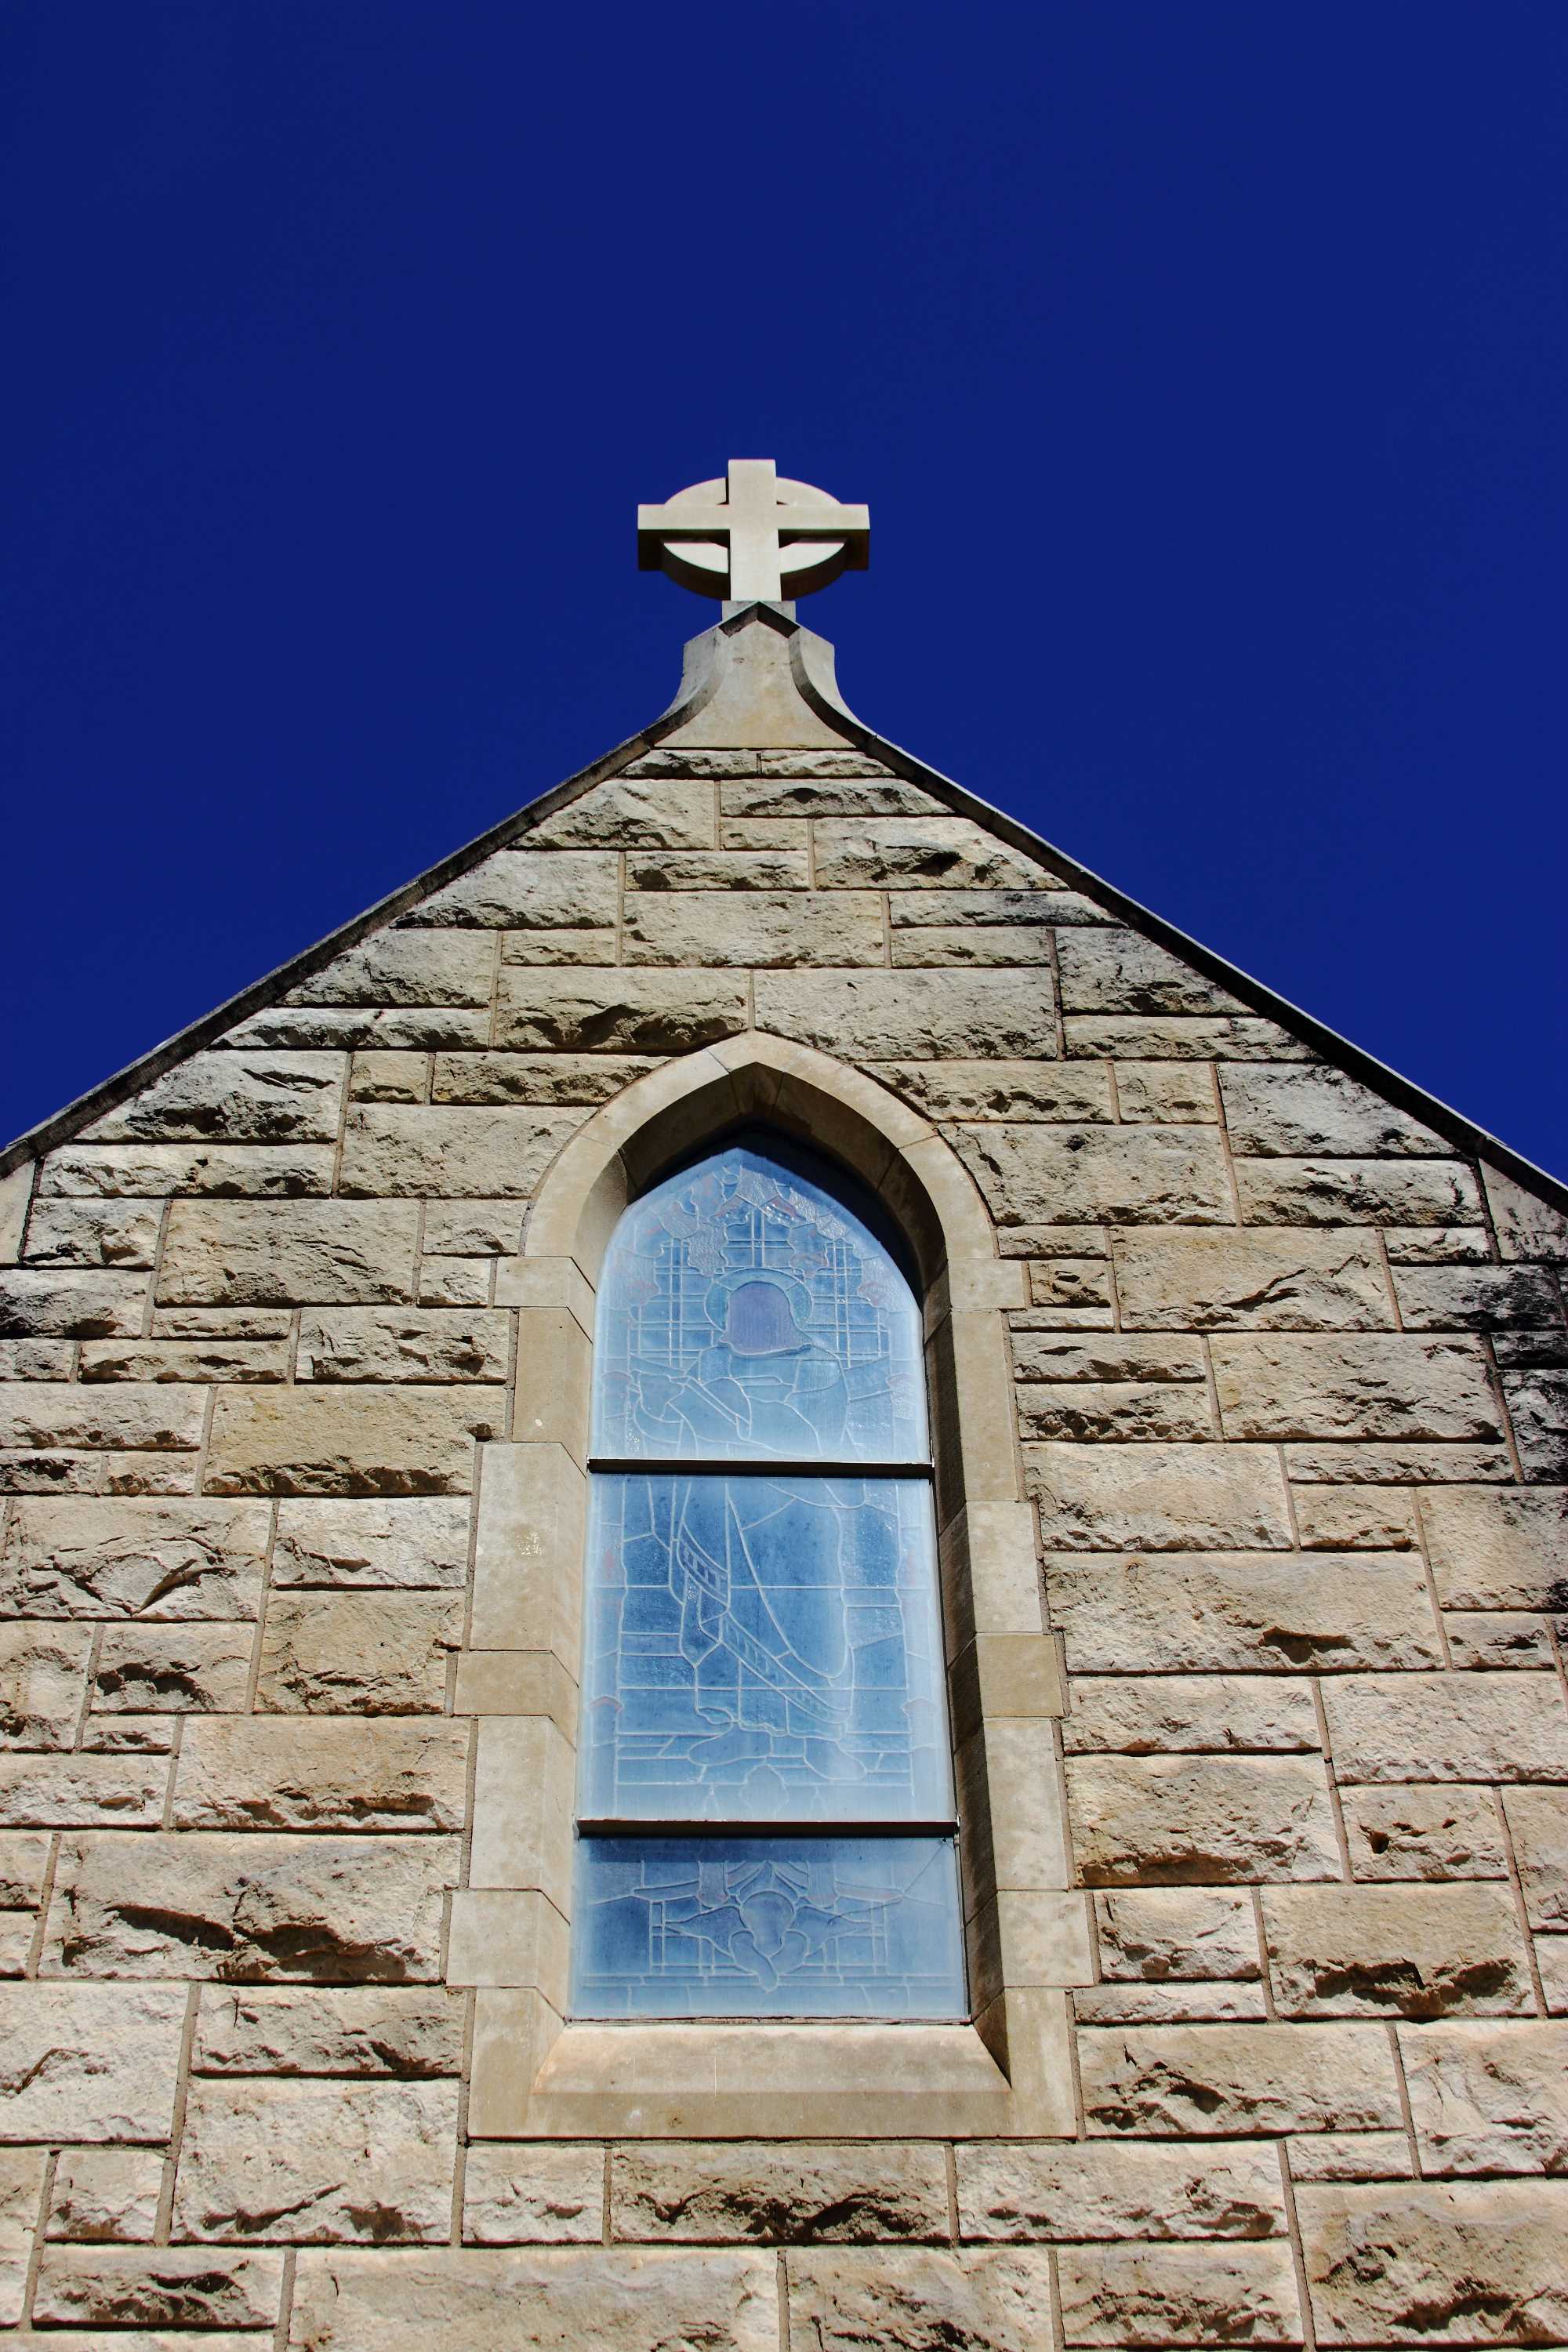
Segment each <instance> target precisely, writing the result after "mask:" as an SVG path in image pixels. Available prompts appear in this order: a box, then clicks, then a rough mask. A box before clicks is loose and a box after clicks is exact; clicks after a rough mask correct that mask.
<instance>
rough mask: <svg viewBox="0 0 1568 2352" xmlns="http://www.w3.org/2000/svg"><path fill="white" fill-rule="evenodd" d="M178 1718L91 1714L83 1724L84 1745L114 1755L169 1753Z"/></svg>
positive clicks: (161, 1754) (170, 1752) (172, 1746)
mask: <svg viewBox="0 0 1568 2352" xmlns="http://www.w3.org/2000/svg"><path fill="white" fill-rule="evenodd" d="M177 1723H178V1717H174V1716H172V1715H114V1714H107V1715H89V1717H88V1718H87V1721H86V1722H85V1723H84V1724H83V1725H82V1727H81V1742H82V1746H83V1748H89V1749H91V1750H93V1751H94V1752H95V1753H97V1754H100V1755H106V1756H108V1755H114V1756H168V1755H170V1754H172V1752H173V1750H174V1745H175V1738H174V1734H175V1729H176V1726H177Z"/></svg>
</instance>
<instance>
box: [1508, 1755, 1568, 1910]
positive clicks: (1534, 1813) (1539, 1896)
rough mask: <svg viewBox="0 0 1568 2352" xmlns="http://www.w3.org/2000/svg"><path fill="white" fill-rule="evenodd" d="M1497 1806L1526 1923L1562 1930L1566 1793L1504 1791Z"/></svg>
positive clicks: (1567, 1854)
mask: <svg viewBox="0 0 1568 2352" xmlns="http://www.w3.org/2000/svg"><path fill="white" fill-rule="evenodd" d="M1502 1809H1503V1811H1504V1813H1505V1814H1506V1815H1507V1817H1508V1833H1509V1836H1510V1838H1511V1839H1512V1841H1513V1853H1514V1860H1515V1862H1516V1864H1517V1865H1518V1868H1519V1882H1520V1886H1521V1890H1522V1892H1523V1895H1524V1908H1525V1916H1526V1917H1527V1918H1528V1919H1529V1921H1530V1924H1531V1927H1537V1928H1540V1927H1546V1928H1556V1929H1559V1930H1568V1796H1565V1795H1564V1792H1563V1790H1562V1789H1559V1788H1552V1789H1509V1790H1505V1791H1504V1794H1503V1800H1502Z"/></svg>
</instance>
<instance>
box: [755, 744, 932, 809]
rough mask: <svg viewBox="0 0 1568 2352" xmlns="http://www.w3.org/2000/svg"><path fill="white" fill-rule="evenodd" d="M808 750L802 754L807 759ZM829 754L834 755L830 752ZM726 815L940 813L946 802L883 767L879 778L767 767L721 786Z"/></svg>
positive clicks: (828, 755)
mask: <svg viewBox="0 0 1568 2352" xmlns="http://www.w3.org/2000/svg"><path fill="white" fill-rule="evenodd" d="M809 756H810V755H808V754H805V753H802V754H801V755H800V757H801V758H802V760H803V761H804V760H805V759H806V758H808V757H809ZM826 756H827V757H830V758H831V757H832V756H834V755H833V754H831V753H829V754H827V755H826ZM719 804H720V806H721V809H722V811H723V813H724V814H725V815H726V816H727V817H731V816H747V817H774V818H777V817H824V816H828V817H831V816H853V817H868V816H927V815H930V816H936V815H939V814H941V813H942V803H941V802H940V801H938V800H934V799H933V798H932V797H931V793H927V792H922V791H921V787H920V786H919V785H918V784H905V783H900V782H897V781H896V780H895V779H894V778H892V777H890V776H889V775H888V773H887V772H886V770H883V771H882V772H881V773H880V775H879V778H878V779H877V780H876V781H874V782H873V781H871V780H869V779H865V780H862V779H859V778H851V777H849V776H848V775H847V774H846V775H845V777H844V778H843V780H842V781H839V782H835V781H833V780H831V779H830V778H829V777H827V776H826V774H825V773H824V774H821V775H816V774H807V773H806V772H805V771H804V769H803V772H802V773H801V774H800V775H799V776H791V775H788V774H785V773H784V772H777V773H775V772H773V771H772V770H767V771H764V772H763V774H762V775H761V776H760V777H759V778H758V780H757V781H756V782H750V781H749V780H746V779H743V778H741V777H735V778H731V779H728V780H727V781H726V782H723V783H722V784H721V785H720V787H719Z"/></svg>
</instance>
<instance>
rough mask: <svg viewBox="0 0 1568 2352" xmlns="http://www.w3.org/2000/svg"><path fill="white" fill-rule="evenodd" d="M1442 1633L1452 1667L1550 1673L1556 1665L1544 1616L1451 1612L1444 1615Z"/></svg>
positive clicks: (1481, 1611) (1493, 1611) (1470, 1611)
mask: <svg viewBox="0 0 1568 2352" xmlns="http://www.w3.org/2000/svg"><path fill="white" fill-rule="evenodd" d="M1443 1630H1444V1632H1445V1633H1447V1636H1448V1656H1449V1659H1450V1661H1451V1663H1452V1664H1454V1665H1456V1666H1466V1667H1473V1668H1475V1669H1476V1670H1477V1671H1478V1672H1479V1671H1480V1670H1482V1669H1484V1668H1487V1667H1490V1668H1491V1669H1492V1670H1493V1671H1494V1672H1495V1671H1499V1670H1501V1669H1503V1668H1507V1667H1515V1668H1528V1667H1531V1666H1539V1667H1542V1668H1543V1669H1544V1670H1545V1671H1546V1672H1547V1673H1548V1674H1550V1673H1551V1671H1552V1667H1553V1665H1554V1664H1556V1661H1555V1659H1554V1658H1553V1656H1552V1636H1551V1633H1550V1632H1549V1630H1548V1626H1547V1621H1546V1619H1545V1618H1544V1617H1526V1616H1523V1615H1520V1614H1507V1613H1505V1612H1502V1611H1500V1610H1463V1609H1454V1610H1450V1611H1448V1612H1447V1613H1446V1614H1445V1616H1444V1619H1443Z"/></svg>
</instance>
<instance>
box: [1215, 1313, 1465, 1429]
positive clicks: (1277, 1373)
mask: <svg viewBox="0 0 1568 2352" xmlns="http://www.w3.org/2000/svg"><path fill="white" fill-rule="evenodd" d="M1212 1353H1213V1358H1214V1369H1215V1385H1216V1387H1217V1389H1218V1392H1219V1403H1220V1411H1221V1413H1222V1414H1223V1416H1224V1420H1225V1426H1226V1434H1227V1435H1228V1436H1231V1437H1254V1438H1302V1437H1309V1438H1311V1437H1357V1438H1387V1437H1395V1438H1412V1437H1413V1438H1431V1439H1437V1440H1443V1439H1450V1438H1451V1439H1455V1440H1462V1439H1467V1438H1484V1437H1497V1436H1500V1434H1501V1432H1500V1428H1499V1424H1498V1416H1497V1407H1496V1404H1495V1402H1493V1399H1492V1394H1491V1391H1490V1388H1489V1385H1488V1381H1487V1367H1486V1360H1485V1358H1484V1357H1483V1355H1482V1353H1481V1349H1480V1346H1479V1342H1478V1341H1476V1340H1474V1339H1426V1338H1423V1337H1419V1336H1417V1335H1416V1334H1415V1333H1413V1332H1388V1333H1381V1334H1378V1335H1377V1336H1375V1337H1366V1338H1363V1337H1361V1336H1359V1335H1357V1336H1354V1337H1350V1338H1340V1337H1338V1336H1336V1337H1333V1338H1324V1337H1313V1338H1310V1339H1301V1338H1297V1337H1296V1336H1295V1335H1293V1334H1292V1335H1289V1336H1286V1335H1280V1336H1278V1337H1276V1336H1274V1335H1269V1336H1268V1337H1263V1336H1260V1335H1248V1336H1247V1337H1246V1338H1232V1337H1226V1338H1223V1339H1215V1341H1214V1342H1213V1343H1212Z"/></svg>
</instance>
